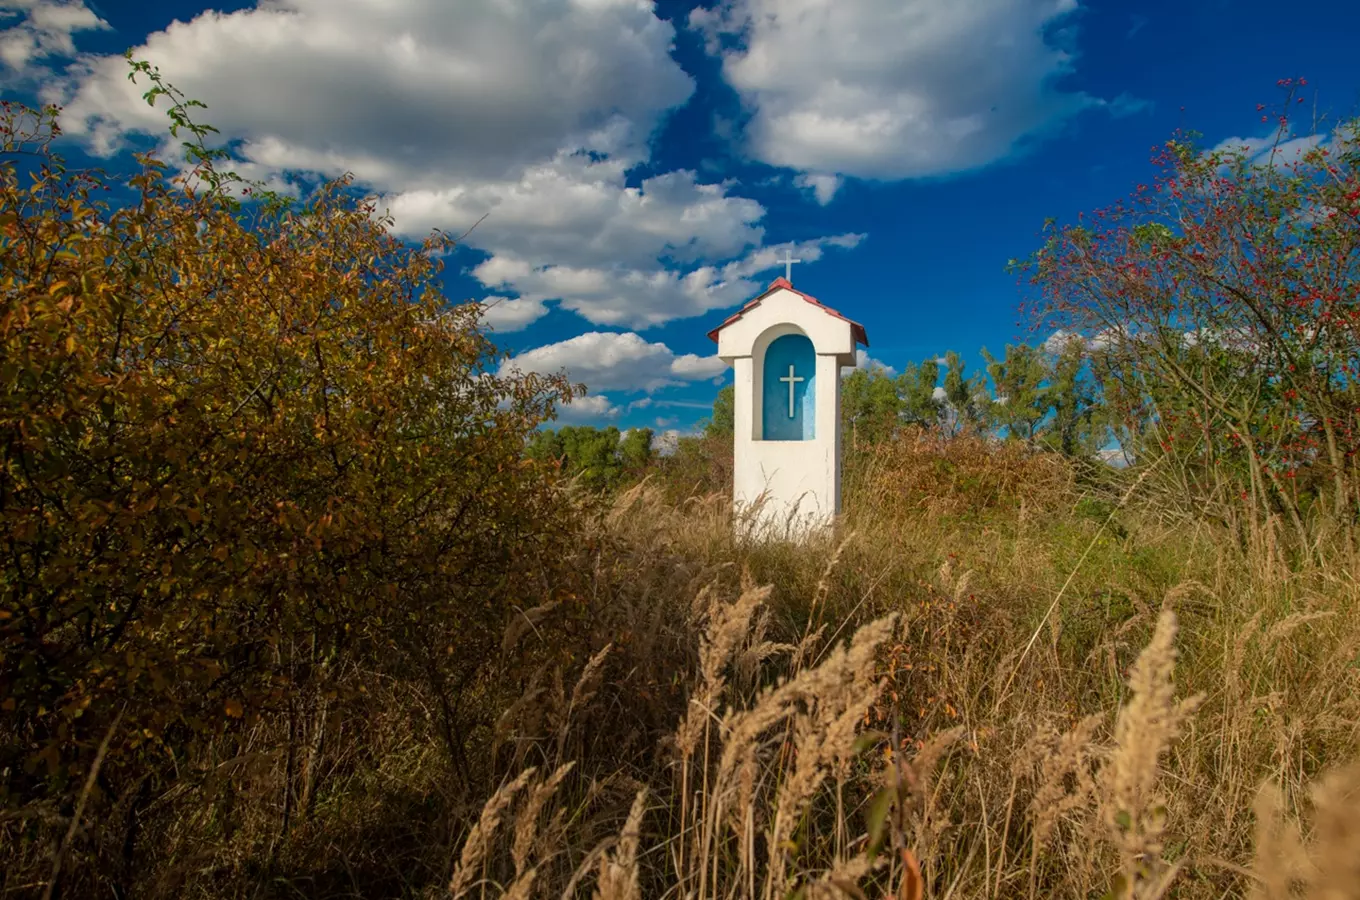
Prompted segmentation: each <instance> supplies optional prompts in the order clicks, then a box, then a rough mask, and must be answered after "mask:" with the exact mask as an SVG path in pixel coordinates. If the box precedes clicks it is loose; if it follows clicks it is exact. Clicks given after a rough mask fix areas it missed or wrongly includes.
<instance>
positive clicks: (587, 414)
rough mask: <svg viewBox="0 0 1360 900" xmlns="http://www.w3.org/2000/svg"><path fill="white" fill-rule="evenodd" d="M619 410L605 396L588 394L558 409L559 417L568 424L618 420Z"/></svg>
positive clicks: (561, 405)
mask: <svg viewBox="0 0 1360 900" xmlns="http://www.w3.org/2000/svg"><path fill="white" fill-rule="evenodd" d="M618 415H619V408H618V407H617V406H615V405H614V404H613V403H612V402H611V401H610V399H609V398H608V397H606V396H605V395H604V394H586V395H585V396H584V397H577V398H575V399H574V400H572V401H571V402H570V403H563V404H560V405H559V406H558V407H557V417H558V418H559V419H561V420H563V421H566V422H588V421H592V420H598V419H615V418H618Z"/></svg>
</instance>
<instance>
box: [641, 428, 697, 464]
mask: <svg viewBox="0 0 1360 900" xmlns="http://www.w3.org/2000/svg"><path fill="white" fill-rule="evenodd" d="M657 422H658V424H659V423H660V420H659V419H658V420H657ZM698 436H699V432H697V431H680V430H678V429H675V428H668V429H667V430H665V431H663V432H661V433H660V434H658V435H657V436H656V438H655V439H654V440H653V441H652V447H653V449H654V450H655V451H656V455H657V456H672V455H674V453H675V451H676V450H678V449H680V439H681V438H687V437H698Z"/></svg>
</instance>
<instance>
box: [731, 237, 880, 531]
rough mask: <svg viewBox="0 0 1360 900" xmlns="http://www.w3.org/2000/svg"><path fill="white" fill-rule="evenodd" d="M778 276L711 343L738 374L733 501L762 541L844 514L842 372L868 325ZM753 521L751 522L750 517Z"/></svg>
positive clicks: (850, 362) (819, 525)
mask: <svg viewBox="0 0 1360 900" xmlns="http://www.w3.org/2000/svg"><path fill="white" fill-rule="evenodd" d="M781 262H784V263H786V268H785V271H786V277H784V278H776V279H775V280H774V281H773V282H772V283H771V284H770V286H769V287H768V288H766V289H765V291H764V293H762V294H760V295H759V296H758V297H756V298H755V299H754V300H751V301H750V302H749V303H747V304H746V305H745V306H743V307H742V308H741V309H740V310H739V311H738V312H737V313H736V314H734V315H733V316H731V317H730V318H728V319H727V321H725V322H723V323H722V324H721V325H719V326H718V327H717V328H715V329H713V330H712V331H710V332H709V333H708V336H709V337H710V338H711V339H713V340H714V341H716V342H717V344H718V356H719V357H720V358H722V360H723V361H724V362H726V363H727V364H728V365H730V366H732V368H733V369H734V370H735V372H734V380H735V392H734V397H733V401H734V407H735V408H734V425H735V432H736V434H735V437H734V440H735V447H734V463H735V465H734V467H733V472H734V473H733V484H732V499H733V504H734V505H735V507H736V511H737V514H738V517H737V521H739V522H743V521H745V522H749V523H750V524H751V526H753V528H754V530H756V531H757V532H759V534H760V536H762V537H774V538H795V539H796V538H800V537H804V536H807V535H809V534H810V533H812V532H814V531H817V530H820V529H822V528H825V527H827V526H829V525H830V524H831V522H832V520H833V519H834V517H835V516H836V515H837V514H838V513H839V512H840V509H841V379H840V371H841V367H842V366H853V365H855V346H856V345H857V344H862V345H864V346H865V347H867V346H869V338H868V336H867V335H866V334H865V332H864V326H863V325H860V324H859V323H858V322H852V321H851V320H850V319H847V318H846V317H845V316H843V315H841V314H840V313H838V312H836V311H835V310H834V309H831V308H829V307H826V306H823V305H822V304H821V303H820V302H819V301H818V300H817V298H815V297H812V296H809V295H808V294H804V293H803V292H802V291H797V290H794V288H793V284H792V283H791V282H790V280H789V278H788V277H787V272H788V264H791V263H794V262H798V260H789V259H784V260H781ZM748 514H749V516H748Z"/></svg>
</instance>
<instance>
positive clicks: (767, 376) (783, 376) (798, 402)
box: [761, 334, 817, 441]
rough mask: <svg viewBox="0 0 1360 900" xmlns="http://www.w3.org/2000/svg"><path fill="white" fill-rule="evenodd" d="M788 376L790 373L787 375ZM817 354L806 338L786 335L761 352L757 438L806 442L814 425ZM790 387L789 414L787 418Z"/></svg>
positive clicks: (810, 436)
mask: <svg viewBox="0 0 1360 900" xmlns="http://www.w3.org/2000/svg"><path fill="white" fill-rule="evenodd" d="M790 373H792V374H790ZM816 377H817V354H816V353H815V352H814V351H813V349H812V341H810V340H808V338H807V336H806V335H802V334H786V335H783V336H782V337H777V338H775V339H774V340H773V341H771V342H770V346H769V347H767V348H766V350H765V373H764V377H763V379H762V382H763V393H762V395H761V418H762V420H763V421H762V422H761V424H762V426H763V428H762V430H761V438H762V439H763V440H767V441H810V440H812V438H813V436H814V430H813V429H814V426H815V425H816V422H817V415H816V413H817V404H816V397H817V391H816V385H815V384H814V382H815V381H816ZM790 385H792V391H793V393H792V398H793V399H792V415H790V408H789V407H790V400H789V398H790V393H789V390H790Z"/></svg>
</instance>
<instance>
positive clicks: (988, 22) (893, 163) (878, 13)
mask: <svg viewBox="0 0 1360 900" xmlns="http://www.w3.org/2000/svg"><path fill="white" fill-rule="evenodd" d="M1076 9H1077V0H973V2H967V3H963V2H958V0H837V2H835V3H818V4H811V3H808V2H806V0H720V2H719V4H718V5H717V6H715V7H713V8H710V9H700V10H695V11H694V12H693V13H691V14H690V18H689V24H690V26H691V27H692V28H696V29H698V30H700V31H702V32H703V33H704V34H705V36H706V38H707V42H708V47H709V50H710V52H712V53H721V54H722V58H723V73H724V76H725V78H726V79H727V81H728V83H730V84H731V85H732V87H733V88H735V89H736V91H737V92H738V93H739V94H740V95H741V97H742V99H743V100H744V101H745V102H746V104H747V105H748V106H749V107H750V108H751V109H753V110H754V115H753V117H752V119H751V121H750V124H749V125H748V129H747V133H746V140H747V144H748V145H749V147H748V148H749V151H750V152H751V153H752V154H753V155H754V156H755V157H756V158H758V159H760V160H762V161H764V162H767V163H770V164H772V165H776V166H785V167H789V168H793V169H797V170H800V171H804V172H815V173H834V174H843V175H855V176H861V177H867V178H908V177H922V176H933V175H943V174H948V173H951V172H960V171H965V170H968V169H972V168H975V167H978V166H983V165H986V164H988V163H991V162H994V161H996V160H999V159H1001V158H1003V157H1005V156H1007V155H1008V154H1010V153H1011V152H1012V151H1014V150H1016V149H1018V148H1020V147H1023V146H1025V144H1026V142H1027V141H1031V140H1032V139H1034V138H1038V137H1042V136H1043V135H1044V134H1045V133H1047V132H1049V131H1051V130H1052V129H1053V128H1054V127H1055V126H1056V125H1057V124H1059V123H1061V122H1062V121H1063V120H1064V119H1066V118H1068V117H1069V116H1071V115H1073V114H1075V113H1076V112H1078V111H1080V110H1082V109H1085V108H1089V107H1099V106H1104V107H1108V108H1110V109H1111V110H1112V111H1113V112H1115V113H1116V114H1122V113H1125V112H1127V111H1128V110H1129V109H1130V105H1131V104H1132V103H1133V101H1130V100H1129V99H1128V98H1123V99H1121V100H1120V102H1119V103H1118V104H1114V103H1109V102H1107V101H1103V100H1099V99H1096V98H1093V97H1091V96H1088V95H1086V94H1082V93H1065V92H1062V91H1060V90H1058V89H1057V88H1056V87H1055V86H1054V80H1055V79H1056V77H1058V76H1060V75H1063V74H1065V73H1067V72H1069V71H1070V70H1071V68H1072V52H1071V50H1070V49H1068V47H1069V46H1070V44H1071V43H1072V41H1071V31H1070V30H1064V27H1063V26H1064V25H1065V22H1066V17H1067V15H1068V14H1069V13H1072V12H1074V11H1075V10H1076Z"/></svg>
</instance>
